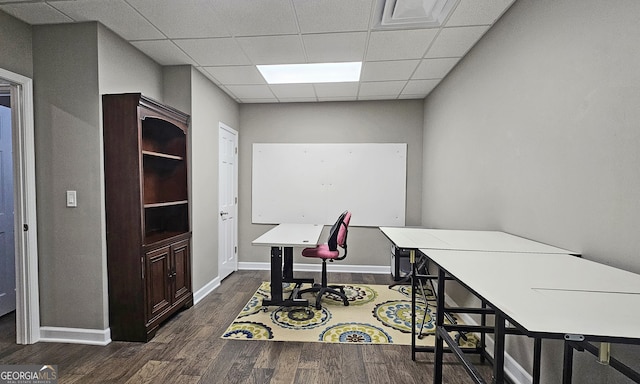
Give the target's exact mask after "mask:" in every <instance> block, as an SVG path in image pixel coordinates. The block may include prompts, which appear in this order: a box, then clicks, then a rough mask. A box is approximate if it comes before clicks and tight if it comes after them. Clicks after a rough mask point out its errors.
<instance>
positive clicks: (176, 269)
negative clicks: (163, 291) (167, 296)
mask: <svg viewBox="0 0 640 384" xmlns="http://www.w3.org/2000/svg"><path fill="white" fill-rule="evenodd" d="M171 248H172V254H173V266H172V267H173V284H174V289H173V295H174V296H173V301H174V302H176V301H178V300H180V299H182V298H183V297H184V296H187V295H189V294H190V293H191V252H190V250H189V240H183V241H180V242H178V243H175V244H173V245H172V246H171Z"/></svg>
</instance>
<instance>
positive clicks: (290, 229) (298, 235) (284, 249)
mask: <svg viewBox="0 0 640 384" xmlns="http://www.w3.org/2000/svg"><path fill="white" fill-rule="evenodd" d="M322 228H323V226H322V225H318V224H280V225H278V226H277V227H274V228H272V229H271V230H269V231H267V232H266V233H265V234H263V235H262V236H260V237H258V238H257V239H255V240H254V241H253V242H252V243H251V244H253V245H266V246H270V247H271V298H270V299H269V300H263V301H262V305H263V306H265V307H266V306H271V305H278V306H297V305H301V306H306V305H308V304H309V303H308V301H307V300H305V299H296V297H295V296H296V294H295V293H296V292H295V290H294V293H293V294H292V295H291V296H290V297H289V298H288V299H284V298H283V297H282V283H283V282H286V283H295V284H296V288H299V285H300V284H302V283H313V279H294V278H293V247H314V246H316V245H317V244H318V241H319V239H320V234H321V233H322ZM283 256H284V270H283Z"/></svg>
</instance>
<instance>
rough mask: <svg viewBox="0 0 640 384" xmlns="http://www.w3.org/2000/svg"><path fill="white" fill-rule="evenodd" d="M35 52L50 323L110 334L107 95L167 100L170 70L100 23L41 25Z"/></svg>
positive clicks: (41, 227) (43, 282) (43, 299)
mask: <svg viewBox="0 0 640 384" xmlns="http://www.w3.org/2000/svg"><path fill="white" fill-rule="evenodd" d="M33 46H34V105H35V136H36V137H35V139H36V168H37V175H36V178H37V199H38V234H39V238H38V242H39V243H38V246H39V249H38V253H39V260H40V264H39V269H40V288H41V289H40V307H41V325H42V326H58V327H67V328H88V329H105V328H106V327H108V312H107V308H108V307H107V281H106V253H105V251H106V248H105V228H104V185H103V178H104V175H103V160H102V146H103V142H102V118H101V107H100V95H101V94H102V93H116V92H133V91H142V92H144V93H146V94H149V95H150V96H151V97H154V98H161V96H162V86H161V84H162V71H161V67H160V66H159V65H158V64H156V63H155V62H153V61H152V60H151V59H149V58H148V57H146V56H145V55H143V54H142V53H140V52H139V51H137V50H136V49H135V48H133V47H132V46H130V45H129V44H128V43H126V42H125V41H124V40H122V39H121V38H119V37H118V36H116V35H115V34H113V33H112V32H111V31H109V30H108V29H106V28H104V27H102V26H100V25H99V24H97V23H93V22H91V23H80V24H65V25H43V26H35V27H33ZM125 64H126V65H125ZM66 190H76V191H77V193H78V207H77V208H67V207H65V204H64V202H65V199H64V196H65V191H66Z"/></svg>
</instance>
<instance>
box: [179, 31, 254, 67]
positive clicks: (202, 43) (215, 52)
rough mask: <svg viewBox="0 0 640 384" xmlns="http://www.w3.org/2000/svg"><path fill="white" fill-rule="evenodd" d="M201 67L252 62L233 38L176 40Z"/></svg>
mask: <svg viewBox="0 0 640 384" xmlns="http://www.w3.org/2000/svg"><path fill="white" fill-rule="evenodd" d="M174 41H175V43H176V44H177V45H178V47H180V48H181V49H182V50H184V52H185V53H186V54H187V55H189V56H190V57H192V58H193V59H194V60H195V61H196V62H197V63H198V64H199V65H201V66H208V65H211V66H213V65H247V64H251V61H249V59H248V58H247V56H246V55H245V54H244V52H243V51H242V49H241V48H240V46H239V45H238V43H237V42H236V41H235V40H234V39H232V38H219V39H184V40H174Z"/></svg>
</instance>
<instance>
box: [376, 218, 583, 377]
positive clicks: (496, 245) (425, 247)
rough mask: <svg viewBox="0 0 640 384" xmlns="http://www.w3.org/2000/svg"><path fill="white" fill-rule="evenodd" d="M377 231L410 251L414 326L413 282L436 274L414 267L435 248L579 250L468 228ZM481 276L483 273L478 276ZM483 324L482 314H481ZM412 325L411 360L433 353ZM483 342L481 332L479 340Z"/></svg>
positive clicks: (413, 320)
mask: <svg viewBox="0 0 640 384" xmlns="http://www.w3.org/2000/svg"><path fill="white" fill-rule="evenodd" d="M380 231H382V233H383V234H384V235H385V236H386V237H387V238H388V239H389V240H390V241H391V242H392V243H393V244H394V245H395V246H396V247H398V248H401V249H403V250H405V251H409V255H410V261H411V264H412V268H411V270H412V272H411V274H410V277H411V280H412V286H413V289H412V297H411V301H412V308H413V310H412V322H413V323H414V325H415V299H416V298H415V292H416V289H415V288H416V287H415V281H416V277H417V278H422V279H435V278H436V276H432V275H420V274H418V273H417V270H420V269H422V267H423V266H425V265H426V263H428V261H429V259H430V255H431V252H433V251H436V250H457V251H468V252H482V251H485V252H513V253H545V254H559V255H562V254H572V255H578V253H576V252H573V251H570V250H566V249H562V248H558V247H554V246H551V245H547V244H543V243H540V242H537V241H533V240H529V239H525V238H523V237H519V236H515V235H511V234H508V233H505V232H500V231H471V230H449V229H429V228H419V227H380ZM418 251H419V252H420V253H422V254H423V255H424V256H425V258H423V259H422V260H421V261H420V262H419V263H418V264H420V265H419V266H418V267H416V252H418ZM480 276H483V275H480ZM482 325H483V326H484V316H483V317H482ZM415 338H416V334H415V326H412V341H411V359H412V360H415V359H416V358H415V355H416V352H433V351H434V348H433V347H418V346H416V342H415ZM481 345H484V335H483V336H482V339H481ZM534 354H535V355H536V357H538V356H539V354H540V341H539V340H538V341H536V345H535V351H534ZM535 370H536V372H534V381H535V378H536V377H539V374H540V372H539V371H538V370H539V367H536V369H535Z"/></svg>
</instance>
